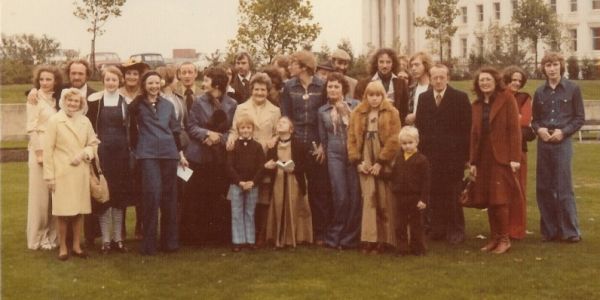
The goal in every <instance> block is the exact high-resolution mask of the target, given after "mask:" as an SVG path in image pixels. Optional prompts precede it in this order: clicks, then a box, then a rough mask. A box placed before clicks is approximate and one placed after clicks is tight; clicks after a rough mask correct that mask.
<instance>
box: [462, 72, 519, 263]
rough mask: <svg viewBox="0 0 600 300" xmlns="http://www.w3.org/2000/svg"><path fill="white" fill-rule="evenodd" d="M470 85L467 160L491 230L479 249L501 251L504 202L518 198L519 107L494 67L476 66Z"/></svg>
mask: <svg viewBox="0 0 600 300" xmlns="http://www.w3.org/2000/svg"><path fill="white" fill-rule="evenodd" d="M473 86H474V90H475V93H476V94H477V99H476V100H475V102H474V103H473V106H472V107H473V109H472V123H471V124H472V125H471V149H470V160H469V162H470V164H471V173H472V174H473V175H474V176H475V183H474V185H473V189H472V196H473V197H474V198H475V199H476V202H480V203H485V204H486V205H487V208H488V218H489V223H490V231H491V236H490V241H489V242H488V243H487V244H486V245H485V246H484V247H483V248H481V251H489V252H493V253H496V254H501V253H505V252H506V251H508V249H510V238H509V236H508V220H509V215H508V205H509V203H511V202H512V201H515V199H519V198H520V197H521V193H520V189H519V185H518V181H517V179H516V177H515V173H516V172H517V171H518V170H519V166H520V163H519V161H520V160H521V128H520V126H519V110H518V108H517V102H516V101H515V98H514V97H513V95H512V94H511V93H510V92H508V91H505V90H504V85H503V83H502V78H501V77H500V74H499V73H498V71H496V69H494V68H488V67H484V68H482V69H480V70H479V72H478V74H477V75H476V76H475V79H474V81H473Z"/></svg>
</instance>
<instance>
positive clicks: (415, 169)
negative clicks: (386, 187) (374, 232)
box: [391, 126, 430, 256]
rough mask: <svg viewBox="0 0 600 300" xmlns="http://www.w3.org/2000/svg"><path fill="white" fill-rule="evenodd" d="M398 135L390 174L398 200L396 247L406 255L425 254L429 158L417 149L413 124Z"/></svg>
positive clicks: (417, 141) (417, 133)
mask: <svg viewBox="0 0 600 300" xmlns="http://www.w3.org/2000/svg"><path fill="white" fill-rule="evenodd" d="M398 137H399V139H400V145H401V147H402V150H400V151H399V152H398V155H397V156H396V161H395V163H394V167H393V169H392V174H391V185H392V192H393V193H394V196H395V197H396V201H397V204H398V205H397V209H398V210H397V212H398V214H397V222H398V223H397V229H396V237H397V239H398V250H399V252H400V255H406V254H408V253H409V250H410V253H412V254H414V255H417V256H422V255H425V234H424V232H423V216H422V211H423V210H424V209H425V207H426V206H427V203H428V201H429V181H430V170H429V161H428V160H427V157H425V155H423V154H421V153H419V152H418V151H417V145H419V131H418V130H417V129H416V128H415V127H412V126H405V127H403V128H402V129H401V130H400V134H399V136H398ZM409 228H410V242H409V241H408V234H407V231H408V229H409Z"/></svg>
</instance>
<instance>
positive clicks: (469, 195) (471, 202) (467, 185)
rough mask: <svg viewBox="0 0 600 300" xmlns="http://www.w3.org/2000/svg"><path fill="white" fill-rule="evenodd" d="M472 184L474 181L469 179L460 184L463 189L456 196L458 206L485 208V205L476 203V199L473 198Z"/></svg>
mask: <svg viewBox="0 0 600 300" xmlns="http://www.w3.org/2000/svg"><path fill="white" fill-rule="evenodd" d="M473 183H475V181H474V180H472V179H470V178H466V179H464V180H463V181H462V182H461V185H462V187H463V189H462V191H461V192H460V194H459V195H458V204H459V205H460V206H462V207H470V208H486V207H487V205H486V204H485V203H483V202H476V197H473Z"/></svg>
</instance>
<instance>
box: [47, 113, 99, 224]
mask: <svg viewBox="0 0 600 300" xmlns="http://www.w3.org/2000/svg"><path fill="white" fill-rule="evenodd" d="M98 143H99V141H98V139H97V138H96V134H95V133H94V128H93V127H92V123H91V122H90V120H89V119H88V118H87V117H85V116H83V115H80V114H78V115H75V116H73V117H68V116H67V115H66V113H65V112H64V111H63V110H61V111H59V112H58V113H56V114H55V115H53V116H52V117H50V120H49V121H48V125H47V128H46V136H45V143H44V179H45V180H46V181H51V180H53V181H54V183H55V184H56V189H55V191H54V193H52V214H53V215H55V216H75V215H78V214H89V213H90V212H91V210H92V205H91V197H90V164H89V159H90V158H92V157H94V153H95V152H96V150H97V147H98ZM82 152H83V153H85V156H86V158H88V159H87V160H84V161H82V162H81V163H80V164H79V165H77V166H72V165H71V161H72V160H73V158H74V157H75V156H77V155H79V154H81V153H82Z"/></svg>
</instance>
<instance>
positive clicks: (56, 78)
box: [27, 65, 62, 250]
mask: <svg viewBox="0 0 600 300" xmlns="http://www.w3.org/2000/svg"><path fill="white" fill-rule="evenodd" d="M33 85H34V86H35V88H36V89H37V90H38V93H37V103H36V104H32V103H30V102H27V133H28V134H29V145H28V148H29V149H28V150H29V159H28V167H29V190H28V193H27V196H28V197H27V248H29V249H32V250H37V249H39V248H42V249H44V250H50V249H54V248H56V243H57V238H56V229H55V220H54V218H53V217H52V214H50V212H49V211H48V208H49V206H50V198H49V192H48V187H47V185H46V183H45V182H44V174H43V153H44V150H43V149H44V139H45V133H46V126H47V124H48V119H49V118H50V117H51V116H52V115H54V114H55V113H56V97H57V96H58V95H57V94H55V90H56V89H57V88H58V89H60V87H61V86H62V77H61V74H60V71H59V70H58V69H57V68H56V67H53V66H49V65H42V66H39V67H37V68H36V69H35V71H34V72H33Z"/></svg>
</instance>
